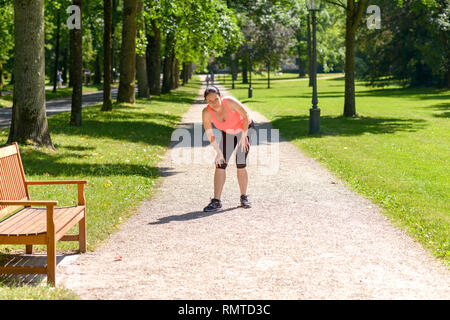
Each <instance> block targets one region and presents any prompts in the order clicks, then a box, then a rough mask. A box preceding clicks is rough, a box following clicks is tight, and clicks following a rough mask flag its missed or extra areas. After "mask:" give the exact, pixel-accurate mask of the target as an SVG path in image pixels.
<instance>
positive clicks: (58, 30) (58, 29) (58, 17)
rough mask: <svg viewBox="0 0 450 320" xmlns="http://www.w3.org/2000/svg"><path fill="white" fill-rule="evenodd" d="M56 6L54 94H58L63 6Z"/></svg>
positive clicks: (56, 4)
mask: <svg viewBox="0 0 450 320" xmlns="http://www.w3.org/2000/svg"><path fill="white" fill-rule="evenodd" d="M54 4H55V6H56V10H57V13H56V40H55V41H56V45H55V65H54V66H53V68H54V69H53V92H56V87H57V82H58V80H57V79H58V72H59V42H60V37H61V36H60V35H61V6H60V4H59V3H57V2H54Z"/></svg>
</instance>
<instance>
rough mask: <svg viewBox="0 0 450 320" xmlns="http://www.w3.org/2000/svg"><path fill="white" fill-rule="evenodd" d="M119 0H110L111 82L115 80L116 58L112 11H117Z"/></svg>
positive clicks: (114, 26)
mask: <svg viewBox="0 0 450 320" xmlns="http://www.w3.org/2000/svg"><path fill="white" fill-rule="evenodd" d="M118 5H119V0H112V18H111V83H113V82H115V81H116V74H117V73H116V71H115V68H116V62H115V61H116V60H115V56H114V40H115V39H116V25H115V22H114V13H117V6H118Z"/></svg>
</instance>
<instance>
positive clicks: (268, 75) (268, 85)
mask: <svg viewBox="0 0 450 320" xmlns="http://www.w3.org/2000/svg"><path fill="white" fill-rule="evenodd" d="M267 89H270V61H269V63H268V64H267Z"/></svg>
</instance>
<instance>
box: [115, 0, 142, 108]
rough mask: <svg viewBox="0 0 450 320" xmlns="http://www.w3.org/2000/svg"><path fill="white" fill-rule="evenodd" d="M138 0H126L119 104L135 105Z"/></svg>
mask: <svg viewBox="0 0 450 320" xmlns="http://www.w3.org/2000/svg"><path fill="white" fill-rule="evenodd" d="M137 5H138V1H137V0H124V8H123V20H122V47H121V50H120V83H119V92H118V95H117V101H118V102H128V103H135V102H136V98H135V93H134V91H135V87H134V85H135V78H136V15H137Z"/></svg>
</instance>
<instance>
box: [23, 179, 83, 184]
mask: <svg viewBox="0 0 450 320" xmlns="http://www.w3.org/2000/svg"><path fill="white" fill-rule="evenodd" d="M25 183H26V184H28V185H43V184H86V183H87V180H51V181H44V180H42V181H25Z"/></svg>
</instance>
